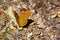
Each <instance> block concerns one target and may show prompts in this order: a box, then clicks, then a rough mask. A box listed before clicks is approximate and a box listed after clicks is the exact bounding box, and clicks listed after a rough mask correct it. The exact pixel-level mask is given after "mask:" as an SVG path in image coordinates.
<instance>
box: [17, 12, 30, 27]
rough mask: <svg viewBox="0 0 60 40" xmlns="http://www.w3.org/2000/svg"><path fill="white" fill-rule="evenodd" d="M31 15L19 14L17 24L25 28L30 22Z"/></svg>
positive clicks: (26, 13) (28, 13)
mask: <svg viewBox="0 0 60 40" xmlns="http://www.w3.org/2000/svg"><path fill="white" fill-rule="evenodd" d="M30 15H31V12H30V11H25V12H22V13H20V14H18V18H17V22H18V24H19V26H25V25H26V24H27V22H28V18H29V16H30Z"/></svg>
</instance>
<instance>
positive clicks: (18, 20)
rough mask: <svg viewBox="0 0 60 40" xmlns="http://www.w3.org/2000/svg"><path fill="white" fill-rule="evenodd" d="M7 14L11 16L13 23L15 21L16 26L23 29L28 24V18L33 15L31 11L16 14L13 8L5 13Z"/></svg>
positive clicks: (9, 8)
mask: <svg viewBox="0 0 60 40" xmlns="http://www.w3.org/2000/svg"><path fill="white" fill-rule="evenodd" d="M5 13H6V14H7V15H9V16H10V18H11V21H13V22H14V23H15V24H16V25H18V26H21V27H23V26H25V25H26V24H27V22H28V18H29V16H30V15H31V11H29V10H26V11H24V12H21V13H19V14H18V13H14V12H13V10H12V7H11V6H10V7H8V9H7V10H6V11H5Z"/></svg>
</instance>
